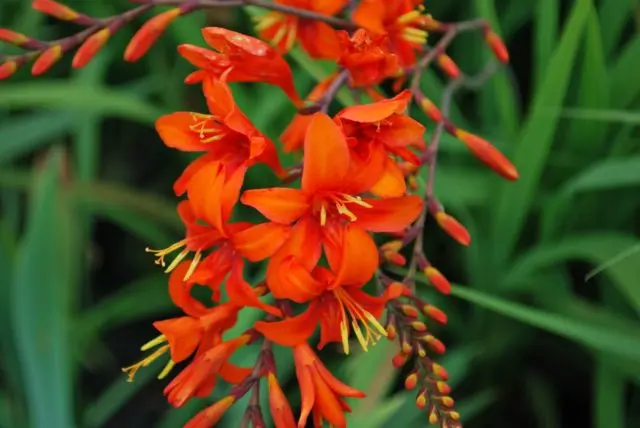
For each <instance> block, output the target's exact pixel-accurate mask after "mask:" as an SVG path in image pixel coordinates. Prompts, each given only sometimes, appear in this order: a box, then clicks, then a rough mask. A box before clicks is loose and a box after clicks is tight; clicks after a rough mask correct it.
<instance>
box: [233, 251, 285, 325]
mask: <svg viewBox="0 0 640 428" xmlns="http://www.w3.org/2000/svg"><path fill="white" fill-rule="evenodd" d="M243 269H244V263H243V261H242V259H240V258H236V260H235V261H234V262H233V268H232V269H231V275H230V276H229V279H228V280H227V288H226V290H227V294H228V295H229V300H231V301H232V302H233V303H235V304H237V305H238V306H242V307H244V306H249V307H252V308H258V309H261V310H263V311H265V312H267V313H269V314H271V315H274V316H276V317H281V316H282V312H281V311H280V309H278V308H275V307H273V306H271V305H267V304H266V303H263V302H262V301H260V299H259V298H258V296H257V295H256V293H255V290H254V289H253V288H251V286H250V285H249V284H248V283H247V282H246V281H245V280H244V278H243V275H242V270H243Z"/></svg>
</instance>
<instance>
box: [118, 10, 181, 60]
mask: <svg viewBox="0 0 640 428" xmlns="http://www.w3.org/2000/svg"><path fill="white" fill-rule="evenodd" d="M181 14H182V11H181V9H180V8H174V9H171V10H168V11H166V12H162V13H160V14H158V15H156V16H154V17H153V18H151V19H150V20H148V21H147V22H145V23H144V24H143V25H142V27H140V29H139V30H138V31H137V32H136V33H135V34H134V35H133V37H132V38H131V40H130V41H129V44H128V45H127V48H126V49H125V51H124V60H125V61H127V62H135V61H137V60H139V59H140V58H142V57H143V56H144V55H145V54H146V53H147V52H148V51H149V49H151V46H153V44H154V43H155V42H156V40H158V38H159V37H160V36H161V35H162V33H164V31H165V30H166V29H167V27H168V26H169V24H171V23H172V22H173V21H174V20H175V19H176V18H177V17H179V16H180V15H181Z"/></svg>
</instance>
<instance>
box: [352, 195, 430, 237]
mask: <svg viewBox="0 0 640 428" xmlns="http://www.w3.org/2000/svg"><path fill="white" fill-rule="evenodd" d="M364 201H365V202H366V203H368V204H369V205H371V206H372V207H371V208H364V207H360V206H357V205H354V206H353V207H350V209H351V212H353V214H354V215H355V216H356V217H357V218H358V219H357V220H356V221H355V222H354V224H356V225H358V226H359V227H361V228H363V229H365V230H368V231H370V232H400V231H402V230H404V229H405V228H406V227H407V226H409V225H410V224H411V223H413V222H414V221H415V220H416V219H417V218H418V216H419V215H420V211H421V210H422V206H423V202H422V199H421V198H420V197H418V196H404V197H400V198H390V199H368V198H365V199H364Z"/></svg>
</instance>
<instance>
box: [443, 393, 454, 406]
mask: <svg viewBox="0 0 640 428" xmlns="http://www.w3.org/2000/svg"><path fill="white" fill-rule="evenodd" d="M440 401H442V404H443V405H445V406H446V407H449V408H451V407H453V405H454V404H455V401H453V398H451V397H447V396H445V397H440Z"/></svg>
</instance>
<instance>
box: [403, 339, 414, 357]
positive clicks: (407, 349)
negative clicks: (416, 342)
mask: <svg viewBox="0 0 640 428" xmlns="http://www.w3.org/2000/svg"><path fill="white" fill-rule="evenodd" d="M401 348H402V349H401V352H402V353H403V354H404V355H411V353H412V352H413V346H411V344H410V343H409V342H402V346H401Z"/></svg>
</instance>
